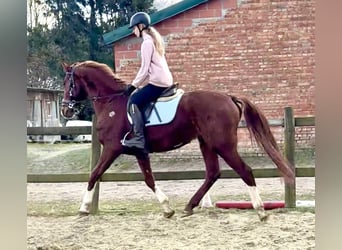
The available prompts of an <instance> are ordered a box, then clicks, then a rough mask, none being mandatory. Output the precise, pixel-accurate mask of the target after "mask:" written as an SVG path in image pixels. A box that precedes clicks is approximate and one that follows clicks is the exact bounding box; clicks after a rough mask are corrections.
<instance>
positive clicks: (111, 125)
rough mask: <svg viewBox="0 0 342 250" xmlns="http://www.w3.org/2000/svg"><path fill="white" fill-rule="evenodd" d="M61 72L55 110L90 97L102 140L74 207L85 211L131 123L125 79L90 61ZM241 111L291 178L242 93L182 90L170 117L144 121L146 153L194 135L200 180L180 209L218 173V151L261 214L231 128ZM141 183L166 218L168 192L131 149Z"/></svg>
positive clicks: (70, 108)
mask: <svg viewBox="0 0 342 250" xmlns="http://www.w3.org/2000/svg"><path fill="white" fill-rule="evenodd" d="M62 66H63V70H64V72H65V74H66V75H65V78H64V97H63V102H62V108H61V113H62V115H63V116H64V117H66V118H71V117H73V115H74V114H75V112H76V111H77V108H76V107H75V106H74V105H75V104H77V103H78V102H81V101H82V100H86V99H87V98H88V99H90V100H92V103H93V108H94V111H95V115H96V118H97V124H96V129H97V131H98V137H99V141H100V143H101V144H102V153H101V156H100V158H99V161H98V162H97V164H96V167H95V169H94V170H93V172H92V173H91V176H90V179H89V182H88V187H87V190H86V192H85V194H84V197H83V200H82V204H81V207H80V210H79V211H80V213H84V214H89V212H90V206H91V202H92V196H93V193H94V189H95V188H94V186H95V184H96V182H97V181H98V180H99V179H100V177H101V176H102V175H103V174H104V172H105V171H106V170H107V169H108V168H109V167H110V166H111V164H112V163H113V161H114V160H115V159H116V158H117V157H118V156H119V155H121V154H134V153H132V152H127V151H125V148H124V147H123V146H122V144H121V142H120V141H121V140H122V139H123V137H124V136H125V135H126V133H127V132H128V131H130V129H131V124H130V123H129V120H128V118H127V101H128V97H127V96H125V95H124V90H125V87H126V86H127V85H126V83H125V82H124V81H122V80H120V79H119V78H118V77H117V75H116V74H115V73H114V72H113V70H112V69H111V68H110V67H108V66H107V65H105V64H102V63H98V62H95V61H84V62H76V63H73V64H71V65H68V64H66V63H62ZM242 115H244V117H245V122H246V124H247V127H248V129H249V131H250V133H251V135H253V136H254V138H255V139H256V141H257V143H258V145H259V146H260V147H262V148H263V149H264V151H265V152H266V153H267V154H268V156H269V157H270V158H271V159H272V161H273V162H274V163H275V165H276V166H277V167H278V169H279V171H280V173H281V175H282V177H284V179H285V181H286V182H288V183H292V181H293V179H294V173H293V170H292V168H291V167H290V166H289V165H288V163H287V162H286V161H285V160H284V158H283V156H282V154H281V152H280V151H279V149H278V146H277V143H276V141H275V138H274V136H273V135H272V133H271V130H270V127H269V125H268V122H267V120H266V118H265V116H264V114H263V113H262V112H261V111H260V110H259V109H258V108H257V107H256V106H255V105H254V104H252V103H251V102H250V101H249V100H248V99H246V98H237V97H235V96H231V95H227V94H224V93H218V92H213V91H200V90H199V91H191V92H185V93H184V94H183V96H182V97H181V99H180V102H179V105H178V107H177V113H176V115H175V117H174V119H173V120H172V122H170V123H168V124H164V125H158V126H148V127H147V126H146V127H145V137H146V140H147V148H148V151H149V152H150V153H153V152H166V151H169V150H173V149H175V148H178V147H181V146H183V145H186V144H188V143H190V142H191V141H192V140H193V139H195V138H197V140H198V141H199V145H200V150H201V152H202V155H203V159H204V162H205V169H206V175H205V181H204V183H203V184H202V185H201V187H200V188H199V189H198V191H197V192H196V193H195V194H194V195H193V197H192V198H191V199H190V201H189V202H188V204H187V205H186V206H185V209H184V215H183V216H188V215H191V214H193V209H194V208H195V207H197V206H198V205H199V202H200V201H201V199H202V198H203V196H204V195H205V194H206V193H207V191H208V190H209V189H210V187H211V186H212V185H213V184H214V183H215V181H216V180H217V179H218V178H219V177H220V167H219V160H218V156H220V157H222V158H223V159H224V161H225V162H226V163H227V164H228V165H229V166H230V167H231V168H232V169H234V170H235V172H236V173H237V174H238V175H239V176H240V177H241V178H242V180H243V181H244V182H245V183H246V184H247V187H248V190H249V193H250V197H251V201H252V204H253V207H254V209H255V210H256V211H257V213H258V215H259V218H260V219H261V220H263V219H265V218H266V217H267V215H266V213H265V211H264V208H263V202H262V200H261V198H260V196H259V193H258V190H257V187H256V183H255V179H254V176H253V173H252V170H251V168H250V167H249V166H248V165H247V164H246V163H245V162H244V161H243V160H242V159H241V157H240V155H239V153H238V151H237V143H238V138H237V130H238V125H239V122H240V119H241V117H242ZM135 156H136V158H137V162H138V164H139V166H140V169H141V171H142V173H143V175H144V180H145V183H146V185H147V186H148V187H149V188H150V189H151V190H152V191H153V192H154V193H155V195H156V197H157V199H158V201H159V202H160V203H161V206H162V208H163V210H164V216H165V217H167V218H169V217H171V216H172V215H173V214H174V210H173V209H172V208H171V207H170V204H169V199H168V197H167V196H166V195H165V194H164V193H163V192H162V190H161V189H160V188H159V187H158V186H156V185H155V180H154V176H153V172H152V169H151V166H150V159H149V156H148V154H146V153H143V154H136V155H135Z"/></svg>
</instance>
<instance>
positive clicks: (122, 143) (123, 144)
mask: <svg viewBox="0 0 342 250" xmlns="http://www.w3.org/2000/svg"><path fill="white" fill-rule="evenodd" d="M130 133H131V131H128V132H127V133H126V134H125V136H124V138H122V140H121V141H120V143H121V145H122V146H125V140H126V137H127V136H128V135H129V134H130Z"/></svg>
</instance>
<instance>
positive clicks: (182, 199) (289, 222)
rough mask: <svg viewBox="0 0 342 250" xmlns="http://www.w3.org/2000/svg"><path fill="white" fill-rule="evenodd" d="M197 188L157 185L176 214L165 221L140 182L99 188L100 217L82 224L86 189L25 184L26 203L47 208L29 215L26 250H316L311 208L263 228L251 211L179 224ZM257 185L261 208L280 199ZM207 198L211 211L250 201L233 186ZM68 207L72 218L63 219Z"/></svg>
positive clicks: (221, 186) (308, 183) (275, 187)
mask: <svg viewBox="0 0 342 250" xmlns="http://www.w3.org/2000/svg"><path fill="white" fill-rule="evenodd" d="M201 183H202V181H201V180H191V181H160V182H157V184H158V185H159V186H160V188H161V189H162V190H163V191H164V193H165V194H167V195H168V196H169V199H170V202H171V204H172V206H173V207H174V209H175V210H176V214H175V215H174V217H173V218H171V219H165V218H163V216H162V210H161V208H160V207H159V205H158V202H157V200H156V199H155V197H154V194H153V193H152V192H151V191H150V190H149V189H148V188H147V187H146V186H145V184H144V183H143V182H118V183H101V185H100V204H99V213H98V214H97V215H90V216H86V217H81V216H79V215H78V214H77V210H78V206H79V205H80V201H81V199H82V196H83V192H84V190H85V188H86V183H69V184H68V183H56V184H45V183H44V184H43V183H42V184H27V200H28V204H33V207H34V204H44V203H46V204H49V205H48V206H47V207H48V209H47V210H49V211H48V212H45V214H44V213H43V214H39V213H37V214H35V212H34V209H31V211H30V207H29V208H28V217H27V245H28V249H75V250H76V249H127V250H128V249H189V250H190V249H314V247H315V213H314V209H296V210H288V209H275V210H268V213H269V214H270V216H269V219H268V221H267V222H260V221H259V219H258V217H257V215H256V214H255V212H254V211H253V210H235V209H219V208H216V207H215V206H214V207H212V208H204V209H202V208H197V209H195V214H194V215H192V216H190V217H185V218H183V217H181V216H182V210H183V208H184V206H185V204H186V201H187V200H188V199H189V198H190V197H191V196H192V195H193V194H194V192H195V191H196V190H197V188H198V187H199V185H200V184H201ZM257 185H258V187H259V190H260V193H261V198H262V199H263V200H264V201H266V200H279V199H281V198H282V197H283V193H284V190H283V186H282V184H281V183H280V181H279V179H278V178H274V179H257ZM210 194H211V199H212V202H213V204H215V201H217V200H220V199H221V200H222V198H224V199H226V200H241V199H244V200H249V196H248V193H247V189H246V187H245V185H244V184H243V183H242V181H241V180H238V179H236V180H235V179H233V180H231V179H219V180H218V181H217V182H216V183H215V185H214V186H213V188H212V189H211V190H210ZM314 194H315V182H314V178H298V180H297V197H299V198H300V197H304V198H305V197H311V199H312V197H314ZM70 204H72V205H71V207H73V208H72V209H71V210H72V211H71V212H70V214H67V215H64V214H63V213H62V210H64V209H66V210H68V209H69V210H70ZM151 204H152V205H151ZM67 206H69V207H67ZM59 210H61V211H59Z"/></svg>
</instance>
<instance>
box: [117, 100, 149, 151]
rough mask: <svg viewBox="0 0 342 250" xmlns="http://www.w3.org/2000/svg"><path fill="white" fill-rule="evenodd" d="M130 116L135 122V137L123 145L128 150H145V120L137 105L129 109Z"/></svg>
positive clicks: (125, 141)
mask: <svg viewBox="0 0 342 250" xmlns="http://www.w3.org/2000/svg"><path fill="white" fill-rule="evenodd" d="M129 114H130V115H131V117H132V120H133V131H134V137H133V138H131V139H129V140H124V141H123V142H122V145H124V146H125V147H128V148H133V147H135V148H138V149H145V136H144V127H145V123H144V119H143V116H142V114H141V112H140V110H139V108H138V106H137V105H135V104H132V105H130V107H129Z"/></svg>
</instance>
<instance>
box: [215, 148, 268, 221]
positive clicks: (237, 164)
mask: <svg viewBox="0 0 342 250" xmlns="http://www.w3.org/2000/svg"><path fill="white" fill-rule="evenodd" d="M218 153H219V155H220V156H221V157H222V158H223V159H224V160H225V161H226V163H227V164H228V165H229V166H230V167H231V168H233V169H234V170H235V171H236V173H237V174H238V175H239V176H240V177H241V178H242V180H243V181H244V182H245V183H246V184H247V186H248V191H249V195H250V197H251V201H252V204H253V208H254V209H255V210H256V211H257V213H258V216H259V218H260V220H261V221H263V220H266V219H267V216H268V215H267V214H266V212H265V210H264V203H263V202H262V200H261V198H260V195H259V191H258V189H257V187H256V183H255V178H254V176H253V172H252V169H251V168H250V167H249V166H248V165H247V164H246V163H245V162H244V161H243V160H242V159H241V157H240V155H239V153H238V152H237V150H236V149H235V150H230V151H222V150H221V151H219V152H218Z"/></svg>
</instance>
